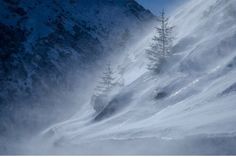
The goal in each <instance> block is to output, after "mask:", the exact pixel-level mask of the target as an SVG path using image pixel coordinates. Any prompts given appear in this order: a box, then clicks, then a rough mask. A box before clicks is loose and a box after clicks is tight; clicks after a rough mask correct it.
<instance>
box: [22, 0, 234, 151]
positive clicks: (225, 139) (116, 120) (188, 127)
mask: <svg viewBox="0 0 236 157" xmlns="http://www.w3.org/2000/svg"><path fill="white" fill-rule="evenodd" d="M235 21H236V1H235V0H228V1H223V0H207V1H205V0H198V1H196V0H192V1H189V2H187V3H186V4H184V5H183V6H181V7H180V8H179V9H177V10H176V12H174V13H173V15H172V18H171V23H172V24H173V25H175V26H176V27H175V33H176V38H175V47H174V55H173V56H172V57H171V58H170V59H169V61H168V63H167V65H166V69H165V72H164V73H162V74H160V75H158V76H156V77H155V76H152V75H151V74H150V73H149V72H148V71H147V70H146V62H147V61H146V60H145V49H147V48H148V45H149V44H150V41H151V38H152V37H153V35H154V34H153V33H151V34H150V35H148V36H147V37H146V38H145V39H143V40H142V41H140V43H138V44H137V45H136V46H135V47H132V48H131V49H130V50H129V51H128V52H127V55H126V56H124V57H123V62H121V63H120V66H119V67H120V69H123V76H124V80H125V86H124V87H123V88H122V89H120V91H119V92H118V94H115V95H113V97H111V101H110V102H109V103H108V104H107V106H106V107H105V108H104V110H103V111H102V112H100V113H95V111H94V110H93V108H92V107H91V105H90V104H89V102H88V103H87V104H84V106H83V108H82V109H81V110H80V111H78V113H77V114H76V115H75V116H73V117H72V118H71V119H69V120H67V121H65V122H62V123H59V124H56V125H53V126H51V127H50V128H48V129H46V130H45V131H43V132H42V133H41V134H40V135H39V136H38V137H37V138H35V139H33V140H32V144H31V143H30V145H32V146H33V147H28V149H27V150H26V152H25V153H26V154H28V153H29V154H30V153H33V154H34V153H37V154H40V153H42V154H97V155H98V154H112V155H114V154H120V155H122V154H132V155H135V154H136V155H140V154H146V155H147V154H169V155H170V154H174V155H178V154H198V155H199V154H205V155H206V154H216V155H220V154H224V155H227V154H236V149H235V148H236V125H235V124H236V85H235V84H236V79H235V78H236V70H235V69H236V44H235V42H236V22H235ZM42 143H43V144H42ZM42 145H43V146H42ZM35 148H36V149H35Z"/></svg>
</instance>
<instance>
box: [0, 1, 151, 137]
mask: <svg viewBox="0 0 236 157" xmlns="http://www.w3.org/2000/svg"><path fill="white" fill-rule="evenodd" d="M0 9H1V11H0V18H1V21H0V36H1V40H0V87H1V91H0V104H1V111H0V114H1V117H0V119H1V128H3V129H1V130H0V131H1V135H3V134H4V133H7V132H9V128H12V129H13V128H15V127H17V125H19V126H18V127H19V128H24V129H25V126H28V125H30V124H32V122H33V123H35V127H32V128H29V130H30V129H36V128H37V127H36V126H37V125H38V124H39V126H42V125H47V124H48V123H50V122H52V121H55V120H59V119H60V120H61V119H63V118H64V117H66V114H61V113H63V112H65V111H68V115H69V114H71V113H72V112H74V109H75V108H76V107H75V106H78V105H79V104H77V102H76V101H74V99H71V97H74V96H75V94H74V93H75V91H78V90H79V91H82V92H83V91H86V90H87V89H88V88H89V86H87V84H86V83H85V82H88V81H90V82H94V77H92V76H93V74H95V73H96V72H97V71H99V69H101V68H102V67H103V65H104V61H106V60H109V58H110V56H114V55H117V56H119V54H121V53H122V51H123V50H124V49H125V47H126V46H127V45H128V44H129V43H132V42H135V40H137V39H136V37H137V36H140V35H141V34H142V33H145V32H146V31H149V30H150V29H151V27H152V26H151V24H152V23H153V22H154V21H155V17H154V16H153V15H152V14H151V13H150V12H149V11H147V10H145V9H144V8H143V7H141V6H140V5H138V4H137V3H136V2H135V1H133V0H119V1H115V0H90V1H87V0H65V1H56V0H48V1H41V0H31V1H27V2H26V1H23V0H1V1H0ZM82 92H81V93H82ZM76 96H77V97H78V99H83V98H84V96H82V95H80V94H78V95H76ZM58 114H61V116H58ZM55 115H57V116H55ZM56 117H57V118H56ZM58 117H59V118H58ZM29 119H31V120H29ZM23 123H25V124H26V125H22V124H23ZM20 126H22V127H20ZM13 130H14V129H13ZM13 132H14V131H13Z"/></svg>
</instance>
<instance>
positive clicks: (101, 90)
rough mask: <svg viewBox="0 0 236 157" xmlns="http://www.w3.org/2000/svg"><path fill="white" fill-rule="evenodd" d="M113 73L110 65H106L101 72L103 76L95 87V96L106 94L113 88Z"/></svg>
mask: <svg viewBox="0 0 236 157" xmlns="http://www.w3.org/2000/svg"><path fill="white" fill-rule="evenodd" d="M113 75H114V72H113V70H112V68H111V64H107V65H106V67H105V71H104V72H103V76H102V78H101V81H100V82H99V84H98V86H97V87H96V89H95V90H96V95H103V94H106V93H107V92H109V91H110V90H111V88H112V87H113V86H114V79H115V78H114V77H113Z"/></svg>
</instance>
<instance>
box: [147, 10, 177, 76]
mask: <svg viewBox="0 0 236 157" xmlns="http://www.w3.org/2000/svg"><path fill="white" fill-rule="evenodd" d="M158 21H159V23H160V24H159V26H158V27H156V31H157V35H156V36H154V38H153V44H152V45H151V48H150V49H149V50H147V55H148V59H149V61H150V62H149V65H148V69H149V70H151V71H153V72H155V73H159V72H160V68H161V64H162V62H163V61H164V60H165V59H166V57H168V56H169V55H170V53H171V49H172V40H173V37H172V30H173V27H171V26H169V18H167V17H166V16H165V11H164V9H163V10H162V12H161V14H160V16H159V17H158Z"/></svg>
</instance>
